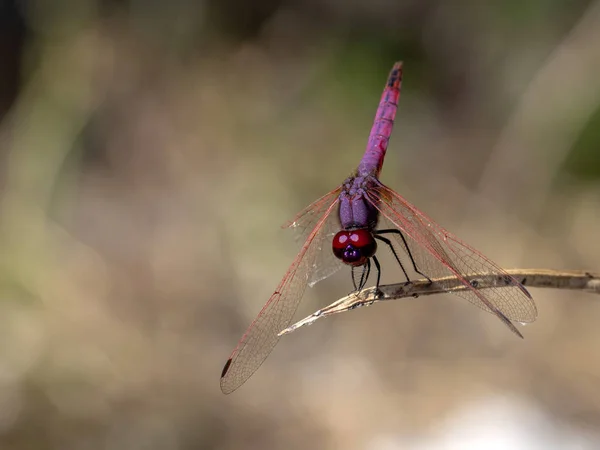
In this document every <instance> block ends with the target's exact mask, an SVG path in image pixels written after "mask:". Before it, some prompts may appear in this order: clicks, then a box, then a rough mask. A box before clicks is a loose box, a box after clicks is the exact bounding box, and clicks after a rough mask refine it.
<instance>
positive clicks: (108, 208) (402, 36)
mask: <svg viewBox="0 0 600 450" xmlns="http://www.w3.org/2000/svg"><path fill="white" fill-rule="evenodd" d="M399 59H401V60H403V61H404V62H405V76H404V85H403V91H402V97H401V103H400V109H399V113H398V117H397V121H396V127H395V131H394V135H393V138H392V140H391V144H390V147H389V149H388V155H387V159H386V164H385V166H384V170H383V174H382V180H383V181H384V182H385V183H386V184H388V185H389V186H391V187H393V188H394V189H396V190H397V191H398V192H400V193H401V194H402V195H404V196H406V197H407V198H408V199H409V200H410V201H411V202H413V203H415V204H417V205H418V206H419V207H420V208H421V209H423V210H424V211H425V212H427V213H428V214H429V215H431V216H432V217H434V218H435V219H436V220H437V221H438V222H439V223H441V224H442V225H443V226H445V227H446V228H448V229H449V230H451V231H453V232H454V233H456V234H457V235H458V236H460V237H462V238H463V239H465V240H466V241H468V242H469V243H471V244H472V245H473V246H475V247H477V248H479V249H480V250H481V251H482V252H484V253H485V254H486V255H488V256H489V257H491V258H492V259H494V260H495V261H497V262H498V263H499V264H501V265H503V266H504V267H507V268H517V267H521V268H531V267H539V268H554V269H561V268H563V269H585V270H590V271H598V267H599V266H600V257H599V256H598V255H600V229H599V224H600V212H599V211H600V184H599V181H600V131H599V130H600V77H599V76H598V74H599V73H600V2H598V1H587V0H586V1H583V0H578V1H572V2H557V1H550V0H535V1H532V2H526V3H525V2H516V1H508V2H498V4H497V5H496V6H491V5H488V4H485V3H483V2H452V3H449V2H444V1H441V0H427V1H422V0H406V1H384V0H377V1H373V2H362V1H341V0H296V1H294V0H290V1H284V0H256V1H243V0H226V1H217V0H205V1H185V0H178V1H174V2H158V1H146V2H142V1H129V2H127V1H117V0H113V1H109V0H77V1H76V0H61V1H57V2H44V1H35V0H30V1H24V0H23V1H18V0H10V1H9V0H4V1H3V2H2V3H0V68H1V70H0V121H1V122H0V158H1V160H0V161H1V172H0V174H1V175H0V176H1V198H0V201H1V203H0V208H1V209H0V263H1V265H0V270H1V272H0V448H1V449H34V448H35V449H85V450H89V449H132V450H133V449H161V450H170V449H238V448H251V449H283V448H285V449H305V448H343V449H376V450H380V449H386V450H387V449H401V448H402V449H404V448H409V449H418V450H420V449H471V448H473V449H475V448H498V449H504V448H511V449H519V448H524V449H529V448H543V449H549V448H560V449H563V448H569V449H571V448H572V449H587V448H590V449H591V448H600V359H599V358H598V348H599V345H600V326H599V324H600V306H599V305H598V303H597V299H595V298H594V297H592V296H590V295H585V294H579V293H573V292H558V291H556V292H555V291H551V290H532V294H533V296H534V298H535V300H536V302H537V305H538V309H539V319H538V321H537V322H536V323H534V324H533V325H530V326H528V327H526V328H523V329H522V331H523V333H524V334H525V337H526V338H525V340H524V341H520V340H518V339H516V338H515V337H514V336H513V335H512V334H511V333H510V332H508V330H507V329H506V328H505V327H504V326H503V325H502V324H501V323H500V322H499V321H497V320H496V319H494V317H492V316H490V315H488V314H485V313H484V312H482V311H479V310H478V309H477V308H473V307H471V306H470V305H468V304H465V303H464V302H463V301H461V300H460V299H458V298H456V299H455V298H453V297H451V296H439V297H431V298H422V299H418V300H417V299H412V300H409V301H403V302H391V303H390V304H385V305H377V306H374V307H372V308H367V309H361V310H358V311H354V312H352V313H348V314H344V315H340V316H338V317H336V318H335V319H329V320H325V321H321V322H319V323H318V324H316V325H314V326H313V327H310V328H308V329H302V330H299V331H298V332H297V333H294V334H293V335H291V336H289V337H286V338H285V339H282V340H281V342H280V343H279V345H278V347H277V348H276V350H275V351H274V352H273V354H272V355H271V357H270V358H269V359H268V360H267V362H266V363H265V364H264V365H263V366H262V367H261V369H260V370H259V371H258V372H257V373H256V374H255V375H254V376H253V377H252V378H251V380H250V381H249V382H248V383H247V384H245V385H244V386H243V387H242V388H241V389H240V390H238V391H236V392H235V393H234V394H232V395H230V396H224V395H223V394H221V392H220V390H219V374H220V371H221V368H222V365H223V363H224V362H225V360H226V358H227V356H228V355H229V353H230V351H231V349H232V348H233V347H234V346H235V344H236V342H237V340H238V339H239V337H240V336H241V335H242V333H243V331H244V330H245V328H246V326H247V325H248V323H249V322H250V321H251V320H252V318H253V317H254V316H255V314H256V313H257V312H258V311H259V309H260V307H261V306H262V304H263V303H264V302H265V301H266V299H267V298H268V297H269V295H270V293H271V292H272V290H273V289H274V287H275V286H276V285H277V283H278V281H279V280H280V278H281V276H282V275H283V274H284V273H285V271H286V269H287V266H288V265H289V264H290V263H291V261H292V260H293V257H294V255H295V251H296V249H297V245H296V244H295V243H294V241H293V238H292V236H288V233H287V232H284V231H281V229H280V228H279V225H280V224H282V223H283V222H284V221H285V220H286V219H288V218H290V217H292V216H293V215H294V214H295V213H296V212H297V211H298V210H300V209H301V208H303V207H304V206H305V205H307V204H309V203H310V202H311V201H313V200H314V199H315V198H317V197H318V196H320V195H322V194H323V193H325V192H327V191H328V190H330V189H332V188H334V187H335V186H336V184H338V183H340V182H341V181H342V180H343V179H344V177H345V176H347V175H348V174H349V173H350V172H351V171H352V170H353V169H354V167H355V166H356V165H357V163H358V160H359V158H360V157H361V155H362V152H363V151H364V146H365V143H366V139H367V134H368V132H369V130H370V127H371V124H372V119H373V115H374V113H375V108H376V106H377V102H378V100H379V96H380V94H381V89H382V87H383V84H384V81H385V78H386V76H387V73H388V71H389V69H390V67H391V65H392V63H393V62H394V61H395V60H399ZM386 258H387V257H386ZM384 259H385V258H384ZM384 262H386V263H387V264H385V267H384V281H386V282H394V281H400V277H401V275H400V273H398V272H399V271H398V270H397V269H396V268H395V267H394V266H393V264H392V263H391V261H390V260H389V258H388V259H386V260H385V261H384ZM343 272H344V273H340V274H337V275H335V276H334V277H332V278H330V279H328V280H326V281H324V282H322V283H319V284H318V285H317V286H316V287H315V288H314V289H309V290H308V291H307V294H306V295H305V299H304V301H303V304H302V306H301V311H300V312H299V314H298V316H297V317H298V318H300V317H302V316H303V315H306V314H308V313H310V312H312V311H313V310H314V309H317V308H319V307H320V306H322V305H325V304H328V303H330V302H331V301H333V300H335V299H337V298H339V297H340V296H343V295H345V294H347V293H348V292H349V290H350V289H351V282H350V277H349V274H348V273H347V271H343Z"/></svg>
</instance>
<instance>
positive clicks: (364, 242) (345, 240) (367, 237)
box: [332, 228, 377, 266]
mask: <svg viewBox="0 0 600 450" xmlns="http://www.w3.org/2000/svg"><path fill="white" fill-rule="evenodd" d="M332 249H333V254H334V255H335V256H336V258H338V259H341V260H342V261H343V262H344V263H345V264H349V265H351V266H362V265H363V264H366V262H367V261H368V259H369V258H371V257H372V256H373V255H374V254H375V251H376V250H377V242H375V238H374V237H373V234H371V232H370V231H369V230H367V229H365V228H361V229H358V230H348V231H346V230H342V231H339V232H338V233H337V234H336V235H335V236H334V238H333V242H332Z"/></svg>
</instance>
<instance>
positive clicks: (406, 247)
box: [375, 228, 433, 284]
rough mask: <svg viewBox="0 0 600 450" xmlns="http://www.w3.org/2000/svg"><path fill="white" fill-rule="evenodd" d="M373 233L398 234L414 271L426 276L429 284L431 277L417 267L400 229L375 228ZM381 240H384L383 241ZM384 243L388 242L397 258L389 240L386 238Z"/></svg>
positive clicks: (377, 237)
mask: <svg viewBox="0 0 600 450" xmlns="http://www.w3.org/2000/svg"><path fill="white" fill-rule="evenodd" d="M375 233H377V234H398V235H399V236H400V238H401V239H402V242H403V243H404V248H405V249H406V253H408V257H409V258H410V261H411V262H412V265H413V268H414V269H415V272H417V273H418V274H419V275H422V276H424V277H425V278H427V280H428V281H429V283H430V284H431V283H433V281H431V278H429V277H428V276H427V275H425V274H424V273H423V272H421V271H420V270H419V269H418V267H417V263H416V262H415V259H414V258H413V255H412V252H411V251H410V247H409V246H408V242H406V238H405V237H404V234H402V232H401V231H400V230H396V229H395V228H390V229H389V230H377V231H376V232H375ZM377 234H376V235H375V238H376V239H380V240H382V241H383V239H381V236H377ZM383 242H385V241H383ZM386 244H388V245H389V246H390V248H392V252H393V253H394V256H395V257H396V259H397V260H398V256H397V255H396V252H395V251H394V249H393V247H392V244H391V242H389V240H388V241H387V242H386ZM398 262H400V260H398ZM400 267H402V264H400ZM402 271H404V267H402ZM404 275H406V271H404ZM407 279H408V277H407ZM409 281H410V280H409Z"/></svg>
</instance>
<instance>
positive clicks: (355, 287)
mask: <svg viewBox="0 0 600 450" xmlns="http://www.w3.org/2000/svg"><path fill="white" fill-rule="evenodd" d="M354 269H355V267H354V266H352V269H351V272H352V285H353V286H354V291H352V292H356V291H358V285H357V284H356V274H355V273H354Z"/></svg>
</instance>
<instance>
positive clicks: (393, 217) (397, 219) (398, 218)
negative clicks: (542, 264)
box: [371, 182, 537, 338]
mask: <svg viewBox="0 0 600 450" xmlns="http://www.w3.org/2000/svg"><path fill="white" fill-rule="evenodd" d="M378 189H379V190H382V191H383V192H384V193H385V194H387V195H390V196H393V197H395V199H396V200H398V201H399V202H401V203H402V204H403V205H404V206H406V207H407V208H408V209H410V210H411V211H412V212H413V213H414V214H415V215H416V216H418V217H419V219H420V220H421V221H424V222H427V223H429V224H431V225H432V226H433V227H434V228H435V231H438V232H441V233H443V234H444V235H445V236H446V237H447V238H450V239H451V240H453V241H454V242H456V243H457V244H459V245H460V246H462V247H464V248H466V249H468V250H469V251H471V252H473V253H474V254H476V255H477V256H478V257H479V258H481V260H482V261H484V262H486V263H487V264H488V265H489V266H490V267H492V268H493V269H494V272H493V273H496V274H499V275H502V276H503V277H506V279H507V280H510V281H512V283H511V284H508V283H507V286H509V285H512V286H514V287H518V288H519V290H520V291H521V292H522V294H523V295H524V296H525V297H526V298H527V299H529V300H531V306H532V307H533V309H534V311H535V316H537V308H536V306H535V303H534V302H533V299H532V297H531V294H530V293H529V291H527V289H525V287H524V286H523V285H522V284H521V283H520V282H519V281H518V280H517V279H516V278H514V277H513V276H512V275H510V274H508V273H507V272H506V271H505V270H504V269H502V268H501V267H500V266H498V265H497V264H496V263H494V262H493V261H491V260H490V259H488V258H487V257H486V256H484V255H483V254H482V253H481V252H479V251H478V250H476V249H474V248H473V247H471V246H470V245H468V244H466V243H465V242H463V241H462V240H460V239H459V238H457V237H456V236H454V235H453V234H452V233H450V232H449V231H447V230H446V229H445V228H443V227H442V226H441V225H439V224H438V223H437V222H435V221H434V220H433V219H431V218H430V217H428V216H427V215H426V214H425V213H423V212H421V211H420V210H419V209H417V208H416V207H415V206H414V205H412V204H411V203H409V202H408V201H407V200H406V199H405V198H404V197H402V196H401V195H400V194H398V193H397V192H395V191H394V190H393V189H391V188H389V187H388V186H386V185H384V184H383V183H381V182H380V186H379V188H378ZM375 200H378V201H381V202H383V203H385V204H386V206H387V208H385V207H384V208H382V207H381V205H379V204H378V202H377V201H373V199H371V202H372V204H373V205H374V206H375V207H376V208H377V209H378V210H379V212H380V213H381V214H383V215H384V216H385V217H387V218H388V220H390V221H391V222H392V223H394V224H395V225H396V226H397V227H398V228H399V229H401V230H402V231H404V232H405V233H406V234H407V235H408V236H410V237H411V238H412V239H413V240H414V241H416V242H418V243H420V244H421V245H422V246H423V247H424V248H426V249H427V250H428V251H429V253H430V254H431V255H432V256H433V257H434V258H436V259H437V260H438V261H440V262H441V263H442V264H444V265H445V266H446V267H447V268H448V270H450V271H451V272H452V273H453V274H454V276H456V278H458V279H459V280H460V282H461V283H462V284H463V285H464V286H466V287H467V288H468V289H470V290H471V291H472V292H473V293H474V294H475V295H476V296H477V297H478V298H479V299H480V300H481V301H482V302H483V303H484V304H485V305H486V306H487V307H488V308H489V309H490V311H491V312H492V313H493V314H494V315H495V316H497V317H498V318H499V319H500V320H501V321H502V322H503V323H504V324H505V325H506V326H507V327H508V328H509V329H510V330H511V331H512V332H513V333H514V334H516V335H517V336H519V337H520V338H523V335H522V334H521V332H520V331H519V330H518V329H517V328H516V327H515V325H514V324H513V323H512V321H511V320H510V319H508V318H507V317H506V316H505V315H504V314H503V313H502V312H501V311H500V310H498V308H497V307H496V306H494V305H493V304H492V303H491V302H490V301H489V300H488V299H487V298H486V297H485V295H483V294H482V293H481V291H479V290H477V289H475V288H474V287H473V286H472V285H471V283H469V282H468V281H467V280H466V279H465V277H464V276H463V274H461V273H460V271H459V270H458V269H457V268H455V267H454V266H453V265H452V264H451V262H452V261H445V260H444V258H443V257H442V256H441V255H439V254H438V253H437V252H436V251H435V249H434V248H433V247H432V246H431V245H430V244H429V243H428V242H427V240H426V239H425V238H422V237H421V236H419V235H418V234H416V233H414V232H411V231H410V228H411V227H412V226H406V225H405V224H404V223H403V221H404V219H403V217H402V215H401V214H400V213H397V212H395V211H394V210H393V208H392V207H391V205H390V204H389V203H388V202H387V201H386V199H385V197H384V196H383V195H377V197H376V199H375ZM388 208H389V210H388ZM390 211H391V212H390ZM450 249H451V248H450ZM453 252H454V251H453ZM534 320H535V318H534V319H533V320H531V322H533V321H534Z"/></svg>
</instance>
